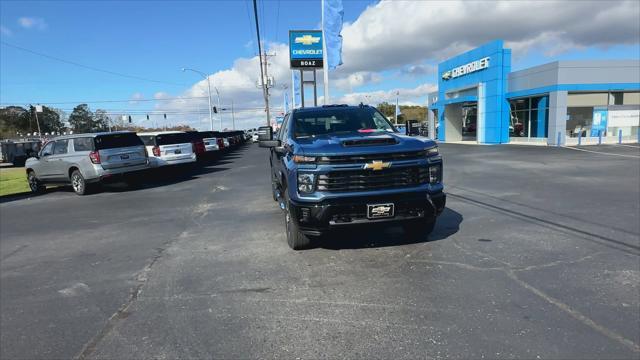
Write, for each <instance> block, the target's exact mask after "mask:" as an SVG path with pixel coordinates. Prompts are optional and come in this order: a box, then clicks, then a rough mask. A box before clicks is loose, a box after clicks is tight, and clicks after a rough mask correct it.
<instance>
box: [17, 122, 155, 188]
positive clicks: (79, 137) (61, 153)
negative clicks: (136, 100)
mask: <svg viewBox="0 0 640 360" xmlns="http://www.w3.org/2000/svg"><path fill="white" fill-rule="evenodd" d="M148 165H149V157H148V155H147V150H146V149H145V147H144V144H143V143H142V140H140V138H139V137H138V136H137V135H136V134H135V133H134V132H108V133H95V134H74V135H67V136H60V137H57V138H54V139H53V140H51V141H50V142H48V143H46V144H45V145H44V146H43V147H42V150H40V153H38V156H36V157H32V158H29V159H27V162H26V164H25V169H26V171H27V180H28V181H29V187H30V188H31V191H32V192H40V191H42V190H44V185H45V184H69V183H71V186H72V187H73V191H75V193H76V194H78V195H84V194H86V193H88V192H89V190H91V187H92V186H95V185H96V184H99V183H100V182H101V181H103V180H108V179H110V178H112V177H114V176H115V175H122V174H125V173H129V172H133V171H138V170H143V169H146V168H147V167H148Z"/></svg>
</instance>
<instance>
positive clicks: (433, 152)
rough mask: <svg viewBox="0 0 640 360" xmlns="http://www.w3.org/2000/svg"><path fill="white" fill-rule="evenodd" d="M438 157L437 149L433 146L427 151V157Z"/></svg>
mask: <svg viewBox="0 0 640 360" xmlns="http://www.w3.org/2000/svg"><path fill="white" fill-rule="evenodd" d="M433 155H438V147H437V146H434V147H432V148H428V149H427V156H433Z"/></svg>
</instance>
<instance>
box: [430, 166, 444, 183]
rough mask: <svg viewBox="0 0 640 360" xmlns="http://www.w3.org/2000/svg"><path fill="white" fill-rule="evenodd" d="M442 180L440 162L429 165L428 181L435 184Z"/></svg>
mask: <svg viewBox="0 0 640 360" xmlns="http://www.w3.org/2000/svg"><path fill="white" fill-rule="evenodd" d="M441 181H442V164H434V165H430V166H429V183H430V184H437V183H439V182H441Z"/></svg>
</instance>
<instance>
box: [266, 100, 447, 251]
mask: <svg viewBox="0 0 640 360" xmlns="http://www.w3.org/2000/svg"><path fill="white" fill-rule="evenodd" d="M259 134H260V135H259V136H260V139H259V140H260V141H259V145H260V147H265V148H269V149H270V163H271V183H272V191H273V199H274V200H275V201H277V202H278V204H279V206H280V208H281V209H282V210H283V211H284V217H285V226H286V235H287V243H288V244H289V246H290V247H291V248H292V249H294V250H300V249H304V248H308V247H310V246H311V244H312V240H313V239H314V238H316V237H318V236H321V235H323V234H326V233H328V232H330V231H332V230H335V229H340V228H343V227H346V226H358V225H371V224H381V225H385V224H388V225H391V224H393V223H396V224H397V223H400V224H402V225H404V227H405V230H406V234H407V235H408V236H412V237H421V238H424V237H426V236H427V235H428V234H429V233H430V232H431V231H432V230H433V228H434V226H435V223H436V217H437V216H438V215H440V214H441V213H442V211H443V209H444V207H445V201H446V196H445V194H444V192H443V184H442V157H441V155H440V154H439V153H438V147H437V145H436V143H435V142H434V141H432V140H429V139H426V138H421V137H410V136H406V135H402V134H400V133H399V132H398V131H397V130H396V129H395V128H394V127H393V125H392V124H391V123H390V122H389V120H388V119H387V118H386V117H385V116H384V115H382V114H381V113H380V112H379V111H378V110H377V109H376V108H374V107H370V106H367V105H362V104H361V105H360V106H347V105H326V106H322V107H312V108H299V109H294V110H292V111H291V112H289V113H288V114H286V115H285V118H284V121H283V123H282V126H281V128H280V130H279V131H278V135H277V137H275V138H274V136H273V133H272V129H271V127H268V126H266V127H262V128H260V132H259Z"/></svg>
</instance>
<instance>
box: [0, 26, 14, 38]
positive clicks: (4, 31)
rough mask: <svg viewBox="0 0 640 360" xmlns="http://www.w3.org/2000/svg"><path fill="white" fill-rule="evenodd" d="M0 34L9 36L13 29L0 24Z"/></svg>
mask: <svg viewBox="0 0 640 360" xmlns="http://www.w3.org/2000/svg"><path fill="white" fill-rule="evenodd" d="M0 35H2V36H11V35H13V31H11V29H9V28H8V27H6V26H4V25H0Z"/></svg>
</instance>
